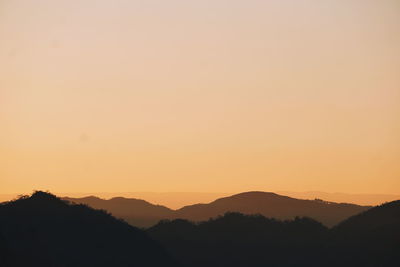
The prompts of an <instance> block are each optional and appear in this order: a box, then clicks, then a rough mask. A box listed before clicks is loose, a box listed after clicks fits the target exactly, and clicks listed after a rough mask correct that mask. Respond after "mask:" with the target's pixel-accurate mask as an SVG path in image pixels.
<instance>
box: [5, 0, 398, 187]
mask: <svg viewBox="0 0 400 267" xmlns="http://www.w3.org/2000/svg"><path fill="white" fill-rule="evenodd" d="M33 189H44V190H51V191H56V192H96V191H97V192H119V191H120V192H134V191H152V192H168V191H179V192H190V191H196V192H207V191H208V192H234V191H235V192H240V191H247V190H266V191H277V190H292V191H308V190H320V191H327V192H351V193H362V192H368V193H392V194H399V193H400V1H398V0H379V1H376V0H346V1H344V0H343V1H341V0H276V1H272V0H271V1H267V0H263V1H261V0H260V1H255V0H246V1H244V0H243V1H238V0H236V1H235V0H229V1H228V0H226V1H222V0H202V1H194V0H193V1H188V0H185V1H184V0H182V1H179V0H170V1H163V0H146V1H128V0H125V1H122V0H113V1H105V0H97V1H94V0H93V1H69V0H31V1H29V0H26V1H20V0H0V193H15V192H21V193H22V192H30V191H31V190H33Z"/></svg>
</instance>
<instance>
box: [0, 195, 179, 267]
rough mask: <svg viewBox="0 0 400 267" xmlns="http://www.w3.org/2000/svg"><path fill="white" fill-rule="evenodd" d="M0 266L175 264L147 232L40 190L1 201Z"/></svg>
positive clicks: (104, 213)
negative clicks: (8, 200) (13, 199)
mask: <svg viewBox="0 0 400 267" xmlns="http://www.w3.org/2000/svg"><path fill="white" fill-rule="evenodd" d="M0 249H1V252H0V266H41V267H46V266H52V267H58V266H60V267H61V266H63V267H64V266H71V267H72V266H78V267H79V266H82V267H87V266H140V267H142V266H157V267H158V266H176V264H174V262H173V261H172V259H171V258H170V256H168V254H167V253H166V252H165V250H164V249H163V248H162V247H161V246H160V245H159V244H158V243H157V242H156V241H153V240H152V239H151V238H150V237H148V235H147V234H146V233H145V232H143V231H142V230H139V229H137V228H135V227H132V226H130V225H129V224H127V223H125V222H123V221H120V220H118V219H115V218H114V217H112V216H111V215H109V214H107V213H106V212H104V211H100V210H93V209H92V208H89V207H87V206H84V205H71V204H68V203H66V202H64V201H62V200H60V199H59V198H57V197H55V196H53V195H51V194H48V193H44V192H36V193H34V194H33V195H32V196H30V197H24V198H20V199H18V200H15V201H12V202H8V203H3V204H1V205H0Z"/></svg>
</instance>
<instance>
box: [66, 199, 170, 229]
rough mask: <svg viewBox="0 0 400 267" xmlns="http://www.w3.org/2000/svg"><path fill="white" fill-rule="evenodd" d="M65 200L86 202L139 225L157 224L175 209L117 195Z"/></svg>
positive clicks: (168, 216) (79, 202)
mask: <svg viewBox="0 0 400 267" xmlns="http://www.w3.org/2000/svg"><path fill="white" fill-rule="evenodd" d="M63 199H64V200H67V201H70V202H73V203H78V204H85V205H88V206H90V207H92V208H95V209H102V210H106V211H108V212H110V213H111V214H112V215H113V216H115V217H117V218H123V219H124V220H125V221H126V222H128V223H130V224H131V225H134V226H137V227H148V226H150V225H154V224H156V223H157V222H158V221H160V220H161V219H165V218H170V217H171V214H172V213H173V210H171V209H169V208H167V207H164V206H160V205H153V204H151V203H149V202H147V201H144V200H141V199H134V198H123V197H115V198H112V199H109V200H105V199H101V198H98V197H94V196H90V197H84V198H68V197H65V198H63Z"/></svg>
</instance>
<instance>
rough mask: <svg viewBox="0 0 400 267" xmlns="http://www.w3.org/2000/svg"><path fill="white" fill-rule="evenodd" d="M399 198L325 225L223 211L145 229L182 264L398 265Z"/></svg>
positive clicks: (189, 266)
mask: <svg viewBox="0 0 400 267" xmlns="http://www.w3.org/2000/svg"><path fill="white" fill-rule="evenodd" d="M399 210H400V201H396V202H391V203H387V204H385V205H382V206H379V207H376V208H373V209H371V210H369V211H366V212H364V213H362V214H360V215H357V216H354V217H352V218H350V219H348V220H347V221H345V222H343V223H342V224H340V225H339V226H337V227H335V228H333V229H328V228H326V227H325V226H323V225H322V224H320V223H318V222H317V221H314V220H313V219H309V218H296V219H294V220H289V221H278V220H275V219H268V218H265V217H263V216H260V215H242V214H238V213H228V214H226V215H224V216H221V217H218V218H216V219H212V220H209V221H206V222H202V223H199V224H195V223H192V222H189V221H186V220H182V219H178V220H173V221H162V222H160V223H159V224H157V225H155V226H153V227H151V228H149V229H148V230H147V231H148V233H149V234H150V235H151V236H152V237H153V238H155V239H156V240H158V241H160V242H161V243H162V244H164V246H165V247H167V248H168V250H169V252H170V253H171V254H172V255H174V256H175V257H176V258H177V259H179V260H180V261H181V262H182V264H183V265H185V266H187V267H200V266H208V267H214V266H215V267H217V266H218V267H221V266H230V267H253V266H254V267H255V266H274V267H288V266H329V267H334V266H335V267H336V266H349V267H350V266H351V267H354V266H356V267H358V266H360V267H361V266H362V267H373V266H384V267H395V266H400V220H399V217H400V212H399Z"/></svg>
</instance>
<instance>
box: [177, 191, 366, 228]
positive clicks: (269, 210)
mask: <svg viewBox="0 0 400 267" xmlns="http://www.w3.org/2000/svg"><path fill="white" fill-rule="evenodd" d="M369 208H370V207H366V206H358V205H354V204H346V203H334V202H326V201H322V200H302V199H295V198H291V197H286V196H281V195H278V194H275V193H268V192H246V193H241V194H237V195H233V196H230V197H225V198H220V199H217V200H215V201H213V202H211V203H209V204H196V205H192V206H186V207H183V208H182V209H179V210H177V211H176V212H175V214H174V216H175V218H183V219H188V220H192V221H203V220H208V219H209V218H212V217H216V216H218V215H222V214H224V213H226V212H240V213H243V214H261V215H264V216H267V217H273V218H277V219H293V218H294V217H296V216H302V217H303V216H305V217H310V218H313V219H315V220H317V221H320V222H322V223H323V224H325V225H327V226H333V225H335V224H337V223H339V222H340V221H342V220H344V219H347V218H348V217H350V216H352V215H355V214H357V213H360V212H362V211H365V210H367V209H369Z"/></svg>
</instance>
